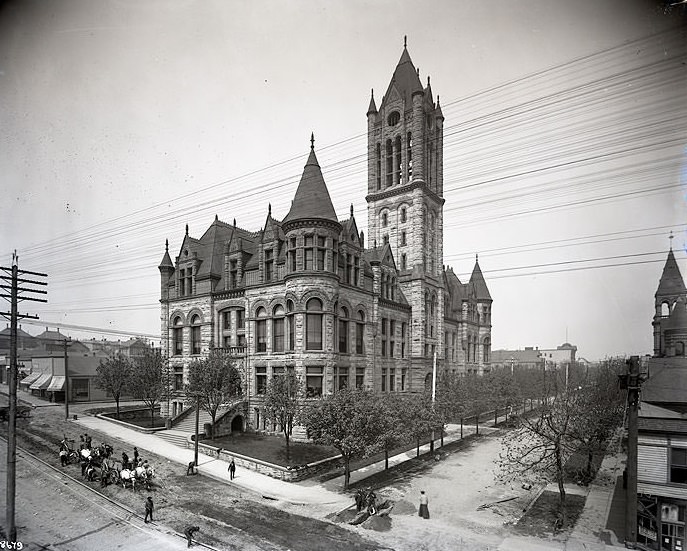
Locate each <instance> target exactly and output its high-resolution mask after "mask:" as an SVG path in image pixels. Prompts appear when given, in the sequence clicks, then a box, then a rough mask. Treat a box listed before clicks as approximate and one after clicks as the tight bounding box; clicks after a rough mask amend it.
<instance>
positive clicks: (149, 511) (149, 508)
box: [143, 496, 154, 524]
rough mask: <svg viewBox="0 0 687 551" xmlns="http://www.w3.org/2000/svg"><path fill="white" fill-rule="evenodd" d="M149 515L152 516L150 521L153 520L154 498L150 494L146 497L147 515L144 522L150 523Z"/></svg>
mask: <svg viewBox="0 0 687 551" xmlns="http://www.w3.org/2000/svg"><path fill="white" fill-rule="evenodd" d="M148 517H150V522H154V521H153V498H152V497H150V496H148V499H146V517H145V519H143V522H145V523H146V524H147V523H148Z"/></svg>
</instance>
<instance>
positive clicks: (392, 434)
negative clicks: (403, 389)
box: [378, 394, 409, 470]
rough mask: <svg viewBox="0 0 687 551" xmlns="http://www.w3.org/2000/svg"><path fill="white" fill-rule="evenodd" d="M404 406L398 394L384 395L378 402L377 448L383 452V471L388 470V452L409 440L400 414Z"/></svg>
mask: <svg viewBox="0 0 687 551" xmlns="http://www.w3.org/2000/svg"><path fill="white" fill-rule="evenodd" d="M404 405H405V404H404V400H403V399H402V398H401V397H399V395H398V394H384V395H382V396H381V397H380V400H379V404H378V406H379V416H380V419H379V420H380V423H381V425H380V434H379V447H381V448H382V449H383V450H384V469H385V470H387V469H388V468H389V450H392V449H394V448H395V447H396V446H400V445H401V444H403V443H404V442H406V441H407V440H408V438H409V433H408V430H407V428H406V426H405V423H404V417H403V414H402V409H403V407H404Z"/></svg>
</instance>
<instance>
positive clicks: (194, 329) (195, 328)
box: [191, 314, 200, 355]
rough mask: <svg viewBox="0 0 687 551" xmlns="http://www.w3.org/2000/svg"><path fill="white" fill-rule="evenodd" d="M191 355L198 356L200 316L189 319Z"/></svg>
mask: <svg viewBox="0 0 687 551" xmlns="http://www.w3.org/2000/svg"><path fill="white" fill-rule="evenodd" d="M191 354H194V355H198V354H200V316H199V315H198V314H196V315H194V316H193V317H192V318H191Z"/></svg>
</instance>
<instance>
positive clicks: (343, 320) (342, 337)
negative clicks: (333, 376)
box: [339, 306, 348, 354]
mask: <svg viewBox="0 0 687 551" xmlns="http://www.w3.org/2000/svg"><path fill="white" fill-rule="evenodd" d="M339 352H341V353H342V354H346V353H348V309H347V308H346V307H345V306H342V307H341V310H340V311H339Z"/></svg>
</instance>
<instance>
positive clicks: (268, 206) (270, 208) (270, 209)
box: [267, 203, 272, 216]
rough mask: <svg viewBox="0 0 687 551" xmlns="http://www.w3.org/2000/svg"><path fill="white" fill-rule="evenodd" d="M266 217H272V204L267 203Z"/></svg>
mask: <svg viewBox="0 0 687 551" xmlns="http://www.w3.org/2000/svg"><path fill="white" fill-rule="evenodd" d="M267 216H272V203H267Z"/></svg>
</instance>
